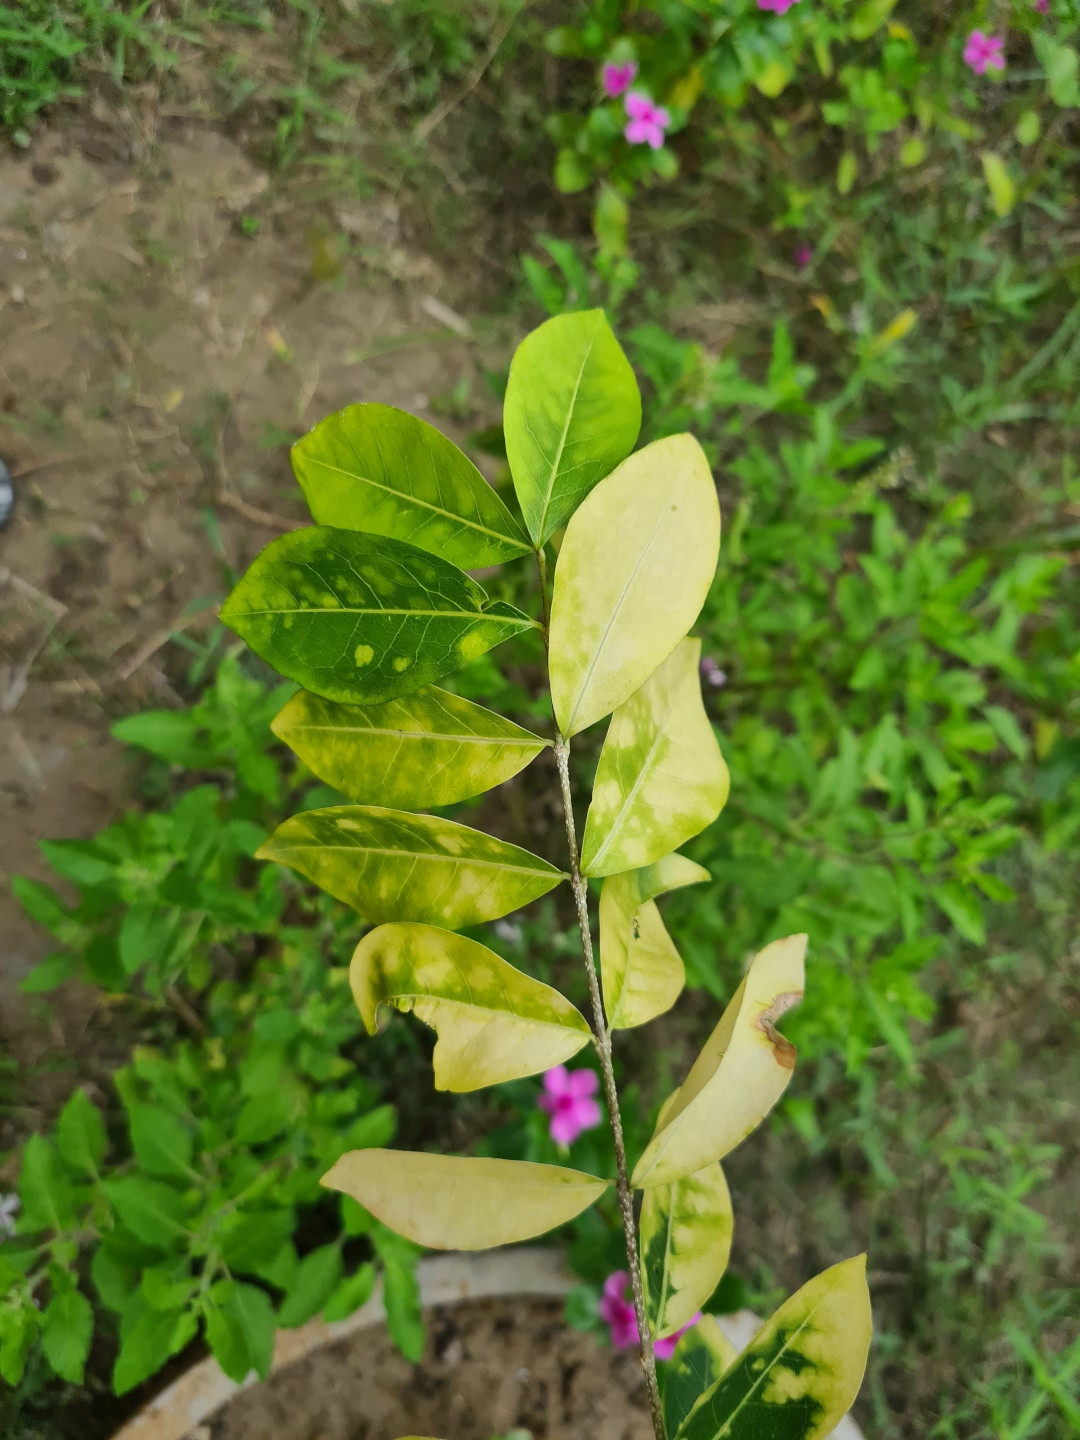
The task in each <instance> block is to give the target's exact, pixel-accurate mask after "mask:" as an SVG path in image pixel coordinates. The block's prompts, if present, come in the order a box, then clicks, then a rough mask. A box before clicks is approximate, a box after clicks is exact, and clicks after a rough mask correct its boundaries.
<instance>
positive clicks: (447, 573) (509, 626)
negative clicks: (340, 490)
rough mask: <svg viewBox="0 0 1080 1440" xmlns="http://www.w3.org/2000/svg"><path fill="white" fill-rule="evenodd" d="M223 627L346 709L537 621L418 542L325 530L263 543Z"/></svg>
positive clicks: (403, 688) (415, 682) (409, 686)
mask: <svg viewBox="0 0 1080 1440" xmlns="http://www.w3.org/2000/svg"><path fill="white" fill-rule="evenodd" d="M221 618H222V620H223V621H224V623H225V624H226V625H228V626H229V627H230V629H232V630H235V631H236V633H237V634H238V635H239V636H240V637H241V639H243V640H246V641H247V643H248V644H249V645H250V646H251V648H252V649H253V650H254V651H255V653H256V655H259V656H261V658H262V659H263V660H265V661H266V662H267V664H268V665H272V666H273V667H274V669H275V670H277V671H279V672H280V673H281V674H282V675H287V676H288V678H289V679H290V680H295V681H296V682H297V683H298V684H299V685H302V686H303V687H304V689H305V690H310V691H312V692H313V693H314V694H316V695H322V696H325V698H326V699H327V700H345V701H350V702H354V703H364V702H381V701H384V700H393V699H394V698H395V697H397V696H399V695H408V694H409V693H410V692H411V691H413V690H419V688H420V687H421V685H427V684H429V683H430V681H432V680H437V679H438V678H439V676H440V675H446V674H448V673H449V671H451V670H456V669H457V668H458V667H459V666H461V665H464V664H465V663H466V662H467V661H469V660H475V659H476V657H477V656H478V655H482V654H483V653H484V651H485V650H490V649H491V647H492V646H493V645H498V644H499V643H500V641H502V640H506V639H508V638H509V637H510V636H511V635H520V634H521V633H522V632H523V631H525V630H529V629H531V628H533V627H534V626H535V623H536V622H535V621H533V620H530V619H529V618H528V616H527V615H522V614H521V613H520V611H518V610H515V609H514V608H513V606H512V605H506V604H504V603H503V602H502V601H501V600H500V601H494V602H489V600H488V598H487V596H486V594H485V593H484V591H483V590H482V589H481V588H480V586H479V585H477V584H476V582H475V581H474V580H470V579H469V577H468V576H467V575H465V574H463V573H462V572H461V571H460V570H458V569H456V568H455V567H454V566H453V565H450V564H448V563H447V562H446V561H445V560H440V559H439V558H438V557H437V556H435V555H428V554H427V553H426V552H425V551H423V550H418V549H417V548H416V546H415V545H405V544H402V543H401V542H400V541H398V540H390V539H387V538H386V537H385V536H383V535H361V534H358V533H357V532H356V531H353V530H335V529H331V528H330V527H328V526H317V527H315V528H312V529H308V530H294V531H293V532H292V533H291V534H290V535H282V536H281V537H280V539H278V540H274V541H273V542H272V543H271V544H269V545H268V546H267V547H266V549H265V550H264V551H263V552H262V553H261V554H260V555H257V556H256V557H255V560H254V561H253V562H252V564H251V567H250V568H249V569H248V571H247V573H246V574H245V575H244V576H243V578H242V579H241V580H240V582H239V584H238V585H237V586H236V587H235V589H234V590H233V592H232V594H231V595H230V596H229V598H228V599H227V600H226V602H225V604H224V605H223V606H222V610H221Z"/></svg>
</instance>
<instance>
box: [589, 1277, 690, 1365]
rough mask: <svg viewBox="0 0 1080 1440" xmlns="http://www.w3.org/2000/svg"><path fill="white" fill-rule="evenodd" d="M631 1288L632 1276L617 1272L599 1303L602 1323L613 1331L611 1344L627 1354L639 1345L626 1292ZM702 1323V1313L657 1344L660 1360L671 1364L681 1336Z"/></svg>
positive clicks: (636, 1329) (631, 1307)
mask: <svg viewBox="0 0 1080 1440" xmlns="http://www.w3.org/2000/svg"><path fill="white" fill-rule="evenodd" d="M629 1286H630V1276H629V1275H628V1274H627V1273H626V1271H625V1270H616V1271H615V1274H614V1275H609V1276H608V1278H607V1279H606V1280H605V1281H604V1294H603V1297H602V1298H601V1300H600V1305H599V1307H598V1308H599V1312H600V1319H601V1320H604V1321H606V1322H607V1324H608V1325H609V1326H610V1328H611V1343H612V1345H614V1346H615V1349H616V1350H628V1349H629V1348H630V1346H631V1345H636V1344H637V1343H638V1328H637V1316H636V1315H635V1314H634V1304H633V1301H632V1300H629V1299H627V1290H628V1289H629ZM700 1319H701V1311H700V1310H699V1311H698V1312H697V1314H696V1315H693V1316H691V1318H690V1319H689V1320H688V1321H687V1322H686V1324H685V1325H684V1326H683V1327H682V1329H681V1330H677V1331H676V1332H675V1334H674V1335H665V1336H664V1338H663V1340H657V1342H656V1344H655V1345H654V1346H653V1350H654V1351H655V1352H656V1358H657V1360H670V1359H671V1356H672V1352H673V1351H674V1349H675V1345H676V1343H677V1341H678V1339H679V1336H680V1335H684V1334H685V1333H686V1331H687V1330H689V1329H690V1326H691V1325H696V1324H697V1322H698V1321H699V1320H700Z"/></svg>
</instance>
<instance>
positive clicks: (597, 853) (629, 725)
mask: <svg viewBox="0 0 1080 1440" xmlns="http://www.w3.org/2000/svg"><path fill="white" fill-rule="evenodd" d="M700 659H701V641H700V640H689V639H688V640H683V641H682V643H681V644H679V645H677V646H676V647H675V649H674V650H673V651H672V653H671V654H670V655H669V656H668V658H667V659H666V660H665V661H664V663H663V664H662V665H661V666H659V668H658V669H656V670H654V671H653V673H652V674H651V675H650V676H649V678H648V679H647V680H646V681H645V683H644V685H642V686H641V688H640V689H639V690H635V691H634V693H633V695H631V696H630V698H629V700H626V701H624V703H623V704H622V705H620V706H619V708H618V709H617V710H616V711H615V714H614V715H613V716H612V717H611V724H610V725H609V727H608V733H607V738H606V739H605V741H604V748H603V750H602V752H601V754H600V764H599V766H598V767H597V771H596V780H595V783H594V784H593V798H592V804H591V805H590V806H589V815H588V819H587V820H586V822H585V838H584V839H583V841H582V844H581V868H582V871H583V872H584V873H585V874H586V875H615V874H617V873H618V872H620V871H623V870H636V869H639V868H640V867H641V866H643V865H651V864H652V862H653V861H654V860H658V859H659V858H660V857H661V856H663V855H667V854H669V853H670V852H671V851H672V850H677V849H678V848H679V846H680V845H682V844H685V842H686V841H687V840H689V839H691V838H692V837H693V836H694V835H697V834H698V833H699V832H700V831H702V830H704V829H705V827H706V826H707V825H711V824H712V822H713V821H714V820H715V819H716V817H717V816H718V815H719V814H720V811H721V810H722V809H723V808H724V804H725V802H726V801H727V797H728V790H729V789H730V786H731V782H730V779H729V777H728V768H727V766H726V765H725V763H724V757H723V755H721V753H720V746H719V745H718V744H717V743H716V736H715V734H714V733H713V728H712V725H711V724H710V723H709V717H708V716H707V715H706V714H705V706H704V704H703V703H702V699H701V679H700V676H699V673H698V662H699V661H700Z"/></svg>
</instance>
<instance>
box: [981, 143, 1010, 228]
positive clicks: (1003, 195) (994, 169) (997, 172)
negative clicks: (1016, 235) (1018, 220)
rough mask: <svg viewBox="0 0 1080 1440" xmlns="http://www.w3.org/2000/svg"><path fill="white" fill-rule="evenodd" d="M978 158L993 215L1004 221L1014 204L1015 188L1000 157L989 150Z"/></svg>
mask: <svg viewBox="0 0 1080 1440" xmlns="http://www.w3.org/2000/svg"><path fill="white" fill-rule="evenodd" d="M980 158H981V160H982V167H983V174H984V175H985V176H986V184H987V186H988V188H989V190H990V199H991V201H992V202H993V206H994V214H995V215H997V216H1000V218H1001V219H1004V218H1005V216H1006V215H1008V213H1009V212H1010V210H1012V208H1013V206H1014V205H1015V204H1016V186H1015V185H1014V184H1013V179H1012V176H1011V175H1010V174H1009V171H1008V167H1007V166H1006V164H1005V161H1004V160H1002V158H1001V156H1000V155H995V154H994V153H993V151H991V150H984V151H983V152H982V155H981V157H980Z"/></svg>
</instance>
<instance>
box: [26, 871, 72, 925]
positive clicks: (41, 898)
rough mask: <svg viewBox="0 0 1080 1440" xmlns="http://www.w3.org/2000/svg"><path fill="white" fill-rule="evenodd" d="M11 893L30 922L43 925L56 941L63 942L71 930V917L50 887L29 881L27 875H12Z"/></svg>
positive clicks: (39, 881)
mask: <svg viewBox="0 0 1080 1440" xmlns="http://www.w3.org/2000/svg"><path fill="white" fill-rule="evenodd" d="M11 893H12V894H13V895H14V896H15V899H16V900H17V901H18V902H19V904H20V905H21V906H22V908H23V909H24V910H25V911H26V913H27V914H28V915H29V916H30V918H31V920H36V921H37V923H38V924H39V925H43V926H44V927H45V929H46V930H48V931H49V932H50V933H51V934H53V935H55V936H56V937H57V939H58V940H63V939H64V937H65V935H66V934H68V933H69V932H70V930H71V929H72V921H71V916H70V914H69V913H68V911H67V908H66V906H65V905H64V903H63V901H62V900H61V899H60V896H59V895H57V893H56V891H55V890H54V889H53V888H52V886H50V885H46V884H44V882H43V881H41V880H31V879H30V877H29V876H28V875H12V877H11Z"/></svg>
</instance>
